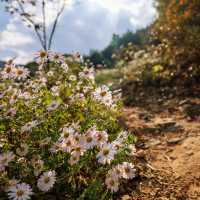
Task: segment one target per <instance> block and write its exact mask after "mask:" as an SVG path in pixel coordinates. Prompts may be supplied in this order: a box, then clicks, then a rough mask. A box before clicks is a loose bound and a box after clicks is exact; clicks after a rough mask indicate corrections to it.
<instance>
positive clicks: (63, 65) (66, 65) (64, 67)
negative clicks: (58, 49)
mask: <svg viewBox="0 0 200 200" xmlns="http://www.w3.org/2000/svg"><path fill="white" fill-rule="evenodd" d="M60 67H61V68H62V69H63V70H64V71H65V72H67V71H68V69H69V67H68V64H67V63H62V65H61V66H60Z"/></svg>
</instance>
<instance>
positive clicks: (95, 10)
mask: <svg viewBox="0 0 200 200" xmlns="http://www.w3.org/2000/svg"><path fill="white" fill-rule="evenodd" d="M71 1H72V0H71ZM54 10H55V8H54V7H53V6H52V5H50V6H49V8H48V14H47V15H48V19H47V25H48V26H49V27H50V26H51V25H52V19H53V16H54V14H55V13H54ZM33 12H34V11H33ZM155 17H156V10H155V8H154V6H153V0H80V3H79V4H76V5H73V4H70V5H68V6H67V8H66V9H65V11H64V13H63V15H62V16H61V18H60V21H59V24H58V27H57V30H56V35H55V40H54V42H53V50H54V51H57V52H62V53H72V52H76V51H79V52H81V53H82V54H87V53H88V52H89V51H90V50H91V49H98V50H101V49H103V48H105V47H106V45H108V44H109V42H110V41H111V38H112V34H113V33H116V34H120V35H121V34H123V33H125V32H126V31H127V30H130V31H133V32H135V31H136V30H138V29H141V28H144V27H146V26H147V25H149V24H151V23H152V22H153V21H154V19H155ZM40 49H41V47H40V45H39V42H38V40H37V38H36V36H35V35H34V33H33V31H31V29H30V28H27V27H26V26H25V25H24V23H22V22H21V20H20V18H19V17H18V16H15V17H12V16H10V15H9V14H8V13H6V12H5V11H4V8H3V5H0V60H8V59H10V58H13V57H16V62H18V63H21V64H24V63H26V62H28V61H30V60H31V59H32V58H33V56H34V53H35V52H36V51H38V50H40Z"/></svg>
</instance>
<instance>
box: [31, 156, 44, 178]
mask: <svg viewBox="0 0 200 200" xmlns="http://www.w3.org/2000/svg"><path fill="white" fill-rule="evenodd" d="M31 164H32V166H33V168H34V174H35V176H38V175H39V174H40V173H41V172H42V170H43V167H44V161H43V160H41V159H37V158H35V159H34V158H33V159H32V160H31Z"/></svg>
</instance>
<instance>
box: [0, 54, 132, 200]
mask: <svg viewBox="0 0 200 200" xmlns="http://www.w3.org/2000/svg"><path fill="white" fill-rule="evenodd" d="M37 63H38V70H37V71H36V72H35V73H34V76H30V75H29V74H30V72H29V70H28V69H27V68H24V67H17V66H15V65H14V64H13V63H12V62H10V63H7V64H6V65H5V67H4V68H3V69H2V71H1V79H0V106H1V109H0V150H1V153H0V172H1V173H0V196H1V197H3V199H7V198H9V199H15V200H26V199H30V198H34V199H48V198H53V199H56V198H57V197H59V199H94V200H95V199H110V198H111V197H112V195H113V193H114V192H117V191H118V190H119V188H120V180H121V179H125V180H127V179H130V178H133V177H134V176H135V169H134V165H133V164H132V163H131V160H132V155H133V153H134V146H132V145H130V144H132V143H133V142H134V137H133V136H132V135H129V134H128V133H127V132H125V131H123V129H122V128H121V127H120V126H119V124H118V122H117V119H116V117H117V116H118V114H117V113H118V109H119V107H118V104H119V102H118V101H116V100H115V98H114V96H113V95H112V93H111V91H110V90H109V88H108V87H107V86H105V85H103V86H99V87H97V86H96V84H95V82H94V70H93V69H92V68H87V67H82V64H80V63H75V62H73V61H70V62H69V59H66V58H64V57H63V56H62V55H60V54H56V53H48V52H43V51H41V52H39V55H38V58H37ZM67 63H70V64H69V65H68V64H67Z"/></svg>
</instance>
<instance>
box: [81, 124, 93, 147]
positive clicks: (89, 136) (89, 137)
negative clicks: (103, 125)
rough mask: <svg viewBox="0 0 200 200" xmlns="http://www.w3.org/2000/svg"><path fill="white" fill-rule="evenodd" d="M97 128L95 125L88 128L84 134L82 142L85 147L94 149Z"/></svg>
mask: <svg viewBox="0 0 200 200" xmlns="http://www.w3.org/2000/svg"><path fill="white" fill-rule="evenodd" d="M95 133H96V130H95V129H94V127H92V128H90V129H89V130H87V132H86V134H85V135H82V137H81V141H80V144H81V146H82V147H83V148H84V149H92V148H93V147H94V146H95V145H96V144H97V143H96V140H95Z"/></svg>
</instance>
